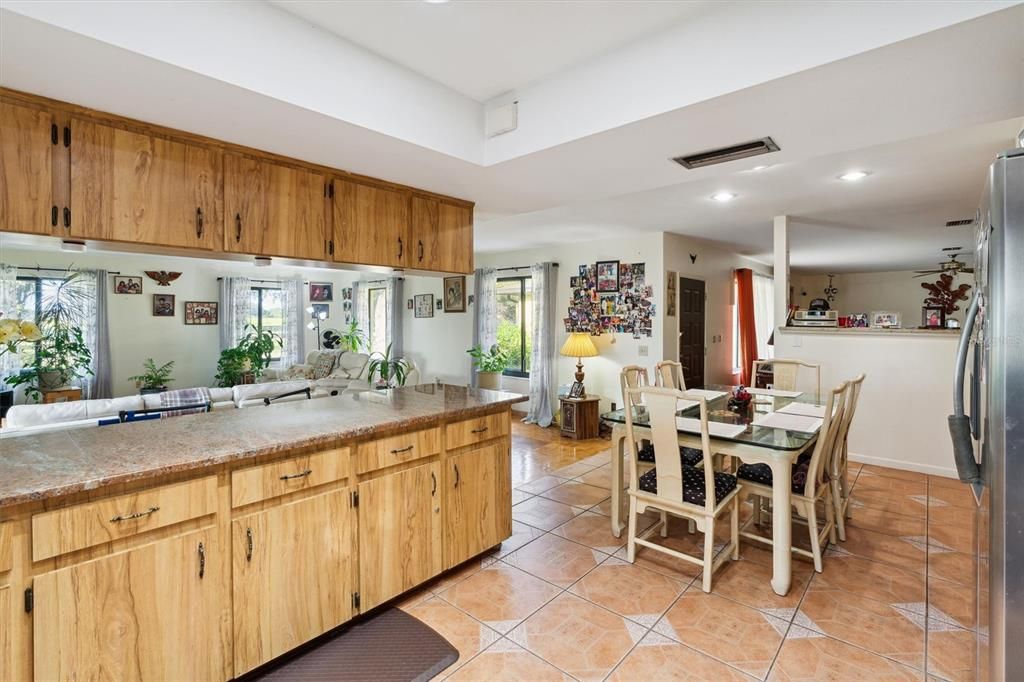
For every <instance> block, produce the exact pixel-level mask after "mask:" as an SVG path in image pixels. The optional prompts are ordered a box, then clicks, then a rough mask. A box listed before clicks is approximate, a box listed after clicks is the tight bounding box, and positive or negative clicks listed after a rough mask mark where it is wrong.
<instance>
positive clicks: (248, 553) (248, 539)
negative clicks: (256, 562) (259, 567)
mask: <svg viewBox="0 0 1024 682" xmlns="http://www.w3.org/2000/svg"><path fill="white" fill-rule="evenodd" d="M245 560H246V561H252V528H246V529H245Z"/></svg>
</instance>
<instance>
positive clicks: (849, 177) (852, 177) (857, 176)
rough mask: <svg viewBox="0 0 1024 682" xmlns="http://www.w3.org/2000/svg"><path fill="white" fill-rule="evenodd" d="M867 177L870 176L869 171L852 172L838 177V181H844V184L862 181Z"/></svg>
mask: <svg viewBox="0 0 1024 682" xmlns="http://www.w3.org/2000/svg"><path fill="white" fill-rule="evenodd" d="M869 175H871V171H863V170H852V171H847V172H846V173H843V174H842V175H840V176H839V179H840V180H845V181H846V182H857V181H858V180H863V179H864V178H866V177H867V176H869Z"/></svg>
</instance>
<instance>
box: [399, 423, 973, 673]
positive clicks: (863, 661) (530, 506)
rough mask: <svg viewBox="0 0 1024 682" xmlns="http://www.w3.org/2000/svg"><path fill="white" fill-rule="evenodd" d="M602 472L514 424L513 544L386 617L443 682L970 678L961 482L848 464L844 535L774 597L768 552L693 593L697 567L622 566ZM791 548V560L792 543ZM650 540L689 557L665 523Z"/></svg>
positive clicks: (967, 552)
mask: <svg viewBox="0 0 1024 682" xmlns="http://www.w3.org/2000/svg"><path fill="white" fill-rule="evenodd" d="M609 462H610V453H609V450H608V441H605V440H593V441H571V440H564V439H562V438H560V436H559V434H558V431H556V430H554V429H546V430H545V429H539V428H537V427H534V426H524V425H522V424H519V423H514V424H513V451H512V476H513V486H514V487H515V489H516V490H515V492H514V495H513V504H514V506H513V519H514V521H513V528H512V532H513V535H512V537H511V538H509V539H508V540H506V541H505V542H504V543H502V546H501V548H500V549H498V550H496V551H492V552H490V553H488V554H487V555H486V556H484V557H480V558H477V559H475V560H473V561H471V562H468V563H467V564H465V565H463V566H459V567H457V568H455V569H453V570H452V571H450V572H449V573H447V574H446V575H444V576H441V577H440V578H439V579H438V580H436V581H434V582H433V583H431V584H430V585H427V586H426V587H425V588H423V589H421V590H419V591H418V592H416V593H413V594H409V595H406V597H405V598H404V599H403V601H402V602H401V603H400V604H399V606H400V607H401V608H403V609H405V610H407V611H408V612H409V613H411V614H413V615H414V616H416V617H417V618H420V619H421V620H423V621H424V622H426V623H427V624H428V625H430V626H431V627H433V628H435V629H436V630H437V631H438V632H440V633H441V634H443V635H444V636H445V637H446V638H448V640H449V641H451V642H452V644H453V645H455V646H456V647H457V648H458V649H459V652H460V658H459V660H458V661H457V662H456V663H455V664H453V665H452V666H451V667H450V668H448V669H447V670H445V671H444V672H443V673H442V674H441V676H440V678H446V677H450V678H451V679H453V680H572V679H578V680H602V679H609V680H618V681H633V680H645V681H646V680H715V681H717V680H753V679H762V680H764V679H768V680H868V679H870V680H922V679H934V680H945V681H949V682H954V681H956V682H958V681H959V680H971V679H973V669H974V663H975V642H976V639H975V638H976V633H975V630H976V629H977V620H978V619H977V617H976V613H975V611H976V609H975V605H976V599H975V596H974V593H975V586H976V582H975V581H976V578H975V575H976V568H977V566H976V561H975V559H974V557H973V555H972V554H971V549H972V547H973V546H974V539H975V538H976V536H977V528H976V526H977V520H976V518H975V517H976V513H975V508H974V506H973V504H972V501H971V498H970V496H969V495H970V494H969V492H967V491H966V489H964V488H963V487H962V486H960V484H959V483H956V482H955V481H950V480H948V479H941V478H934V477H930V476H927V475H925V474H919V473H914V472H907V471H897V470H894V469H885V468H882V467H877V466H872V465H864V466H861V465H859V464H851V469H850V478H851V483H852V484H853V490H854V494H853V500H854V502H853V508H852V509H851V512H852V514H853V518H852V519H851V520H850V522H849V524H848V529H847V536H848V538H847V541H846V542H841V543H839V544H838V546H837V547H830V548H829V549H828V551H827V556H826V558H825V566H824V569H825V570H824V572H823V573H820V574H816V573H815V572H814V570H813V567H812V566H811V565H810V563H809V562H804V561H802V560H799V559H797V560H795V561H794V565H793V588H792V590H791V591H790V593H789V594H788V595H786V596H784V597H780V596H778V595H776V594H775V593H774V592H773V591H772V589H771V586H770V584H769V580H770V577H771V572H772V569H771V551H770V549H766V548H763V547H760V546H755V545H751V544H746V543H744V544H742V546H741V550H740V560H739V561H737V562H734V563H728V564H726V565H725V566H723V568H722V569H721V570H720V571H719V572H717V573H716V574H715V577H714V581H713V591H712V593H711V594H704V593H703V592H702V591H701V590H700V581H699V577H698V574H699V572H700V569H699V567H697V566H695V565H692V564H687V563H685V562H681V561H678V560H676V559H674V558H672V557H669V556H667V555H664V554H661V553H658V552H653V551H651V550H648V549H640V550H639V551H638V552H637V559H636V562H635V563H634V564H629V563H627V562H626V561H625V557H626V551H625V533H623V534H622V537H621V538H616V537H614V536H613V535H612V534H611V529H610V521H609V519H608V515H609V513H610V508H611V505H610V501H609V500H608V495H609V492H608V488H609V486H610V483H611V468H610V466H609ZM749 513H750V512H749V510H745V511H744V518H746V517H747V516H749ZM656 520H657V515H656V514H653V513H649V514H648V515H646V517H645V519H644V520H643V522H642V523H641V527H643V528H646V527H648V526H649V525H650V524H652V523H654V522H655V521H656ZM760 532H764V533H770V528H768V529H766V528H762V529H760ZM793 538H794V542H795V543H797V544H800V545H804V546H806V544H807V529H806V528H805V527H804V526H800V525H794V527H793ZM651 539H652V541H654V542H658V543H661V544H664V545H666V546H668V547H672V548H675V549H678V550H681V551H685V552H687V553H690V554H696V555H700V554H701V553H702V551H703V546H702V544H703V543H702V535H701V534H700V533H697V534H695V535H690V534H689V533H688V532H687V528H686V524H685V522H682V521H681V520H679V519H672V520H671V522H670V530H669V537H667V538H660V537H658V536H657V535H655V536H654V537H653V538H651ZM724 539H725V535H720V537H719V538H718V543H717V545H716V551H718V550H719V549H720V548H721V547H722V546H723V542H724Z"/></svg>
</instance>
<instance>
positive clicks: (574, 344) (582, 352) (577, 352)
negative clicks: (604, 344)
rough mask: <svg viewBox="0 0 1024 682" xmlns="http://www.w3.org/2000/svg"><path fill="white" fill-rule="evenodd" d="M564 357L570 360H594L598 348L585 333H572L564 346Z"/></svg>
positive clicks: (562, 352)
mask: <svg viewBox="0 0 1024 682" xmlns="http://www.w3.org/2000/svg"><path fill="white" fill-rule="evenodd" d="M559 352H560V353H561V354H562V355H565V356H567V357H570V358H592V357H595V356H596V355H597V346H595V345H594V341H593V340H592V339H591V338H590V334H587V333H585V332H572V333H571V334H569V338H567V339H566V340H565V343H563V344H562V350H560V351H559Z"/></svg>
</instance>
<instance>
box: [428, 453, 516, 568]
mask: <svg viewBox="0 0 1024 682" xmlns="http://www.w3.org/2000/svg"><path fill="white" fill-rule="evenodd" d="M510 457H511V452H510V450H509V446H508V444H507V442H499V443H496V444H494V445H488V446H485V447H481V448H477V449H475V450H469V451H467V452H464V453H462V454H459V455H455V456H454V457H449V458H448V460H447V462H446V463H445V472H444V484H445V496H446V497H445V505H444V510H445V512H444V567H445V568H446V569H448V568H451V567H452V566H456V565H458V564H460V563H462V562H463V561H465V560H466V559H469V558H470V557H473V556H476V555H477V554H480V553H481V552H483V551H484V550H485V549H488V548H489V547H493V546H494V545H496V544H498V543H499V542H501V541H502V540H504V539H505V538H507V537H509V536H510V535H512V479H511V476H512V469H511V461H510Z"/></svg>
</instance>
